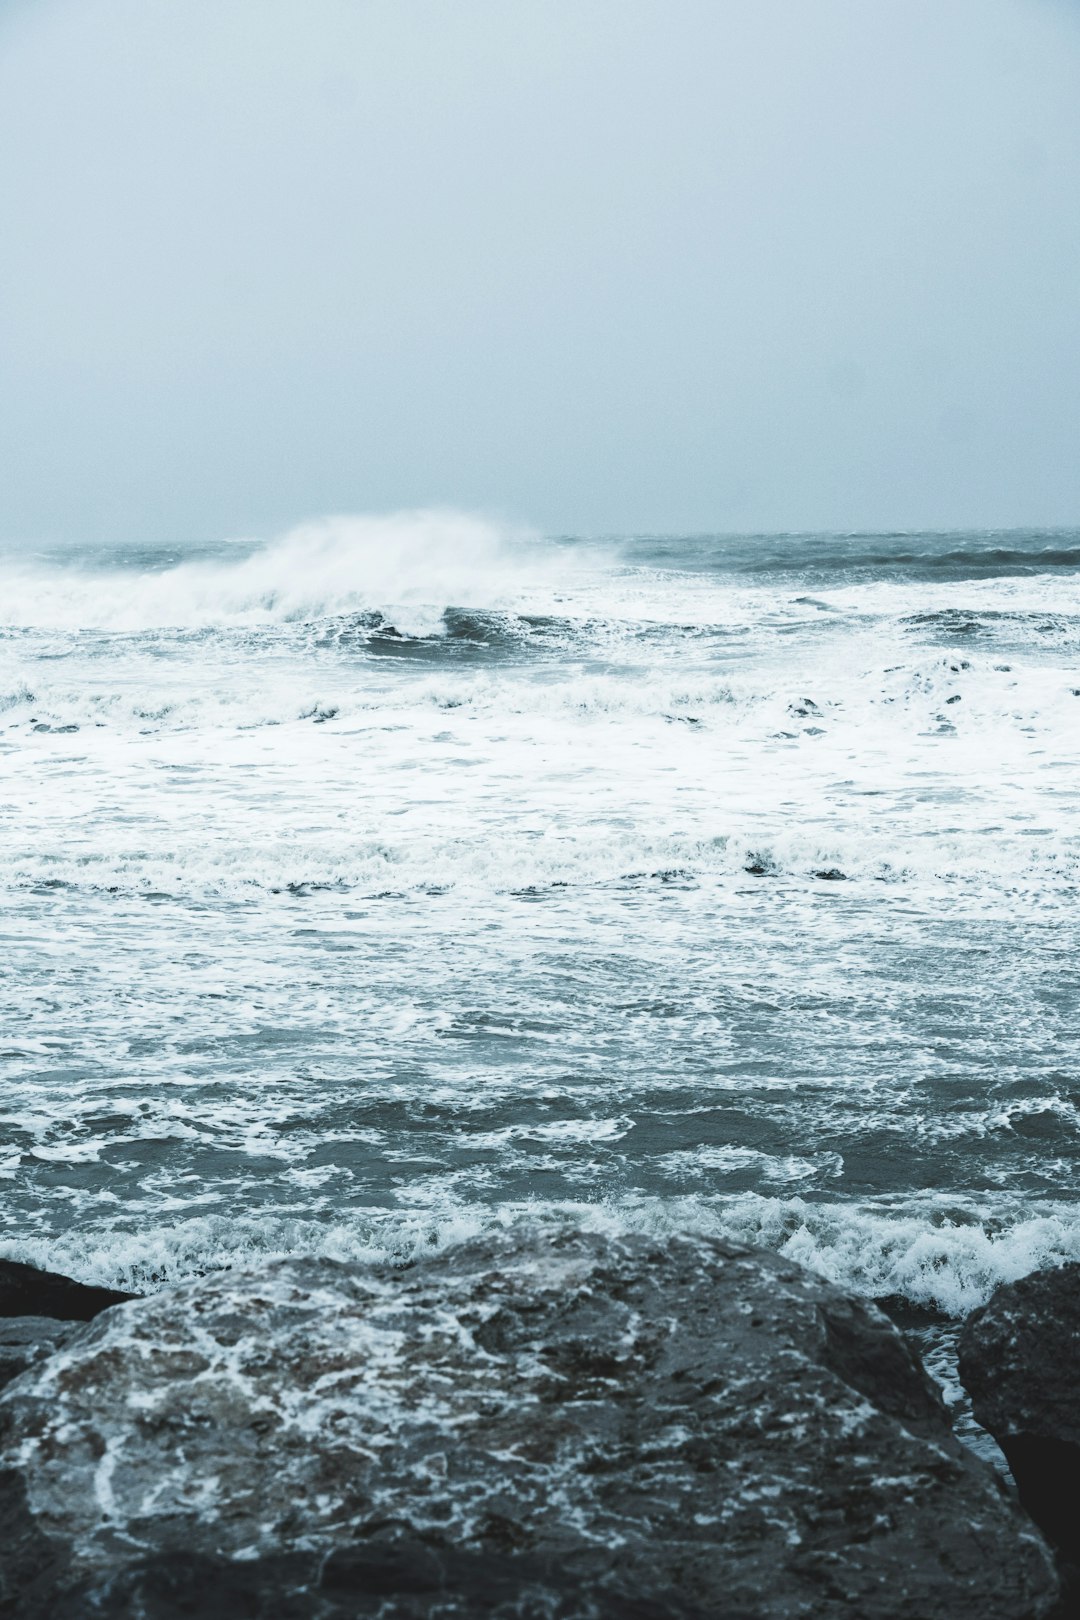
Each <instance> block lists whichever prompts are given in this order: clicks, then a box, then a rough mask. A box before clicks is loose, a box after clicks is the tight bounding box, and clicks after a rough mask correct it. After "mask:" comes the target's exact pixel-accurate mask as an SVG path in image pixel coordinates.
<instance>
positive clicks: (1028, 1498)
mask: <svg viewBox="0 0 1080 1620" xmlns="http://www.w3.org/2000/svg"><path fill="white" fill-rule="evenodd" d="M959 1371H960V1377H961V1380H962V1381H963V1383H964V1385H965V1386H966V1388H967V1390H968V1393H969V1394H970V1396H971V1403H972V1409H973V1411H974V1414H975V1417H976V1420H977V1421H978V1422H979V1423H981V1424H982V1426H983V1428H984V1429H989V1431H990V1433H991V1434H992V1435H993V1436H994V1439H995V1440H996V1441H997V1443H998V1445H999V1446H1000V1447H1001V1449H1002V1451H1003V1452H1004V1453H1005V1456H1006V1458H1007V1460H1008V1463H1009V1467H1010V1468H1011V1469H1012V1472H1013V1476H1014V1478H1015V1480H1016V1485H1017V1489H1018V1490H1019V1493H1020V1500H1021V1501H1022V1502H1023V1504H1024V1506H1025V1507H1026V1508H1027V1510H1028V1512H1029V1513H1030V1514H1031V1516H1032V1518H1033V1519H1035V1520H1036V1521H1037V1523H1038V1524H1040V1525H1041V1526H1042V1529H1043V1530H1044V1531H1045V1532H1046V1534H1047V1535H1048V1536H1049V1537H1050V1539H1051V1540H1052V1541H1053V1542H1054V1543H1055V1544H1056V1546H1057V1547H1058V1549H1059V1550H1060V1552H1061V1554H1062V1557H1063V1558H1064V1559H1066V1560H1067V1561H1068V1562H1069V1563H1071V1564H1073V1565H1077V1564H1080V1264H1073V1265H1067V1266H1061V1267H1060V1268H1059V1269H1058V1270H1055V1271H1037V1272H1035V1273H1033V1274H1032V1275H1031V1276H1030V1277H1023V1278H1021V1279H1020V1281H1019V1282H1014V1283H1005V1284H1003V1285H1002V1286H1001V1287H1000V1288H998V1289H997V1290H996V1291H995V1293H994V1294H993V1295H992V1297H991V1299H990V1301H989V1303H988V1304H987V1305H984V1306H983V1307H982V1309H981V1310H978V1311H975V1312H973V1314H972V1315H971V1316H969V1317H968V1319H967V1321H966V1322H965V1323H964V1326H963V1330H962V1332H961V1334H960V1342H959ZM1073 1579H1074V1582H1075V1579H1076V1577H1075V1575H1074V1577H1073ZM1076 1607H1077V1609H1078V1610H1080V1601H1077V1603H1076Z"/></svg>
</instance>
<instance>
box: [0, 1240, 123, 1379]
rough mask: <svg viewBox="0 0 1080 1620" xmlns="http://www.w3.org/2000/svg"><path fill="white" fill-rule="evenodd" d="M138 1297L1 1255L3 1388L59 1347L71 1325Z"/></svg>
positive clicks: (0, 1365)
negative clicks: (74, 1279)
mask: <svg viewBox="0 0 1080 1620" xmlns="http://www.w3.org/2000/svg"><path fill="white" fill-rule="evenodd" d="M134 1297H135V1296H134V1295H133V1294H121V1293H118V1292H117V1291H116V1290H115V1289H112V1288H90V1287H88V1286H87V1285H86V1284H85V1283H78V1282H74V1281H73V1280H72V1279H71V1278H70V1277H62V1276H60V1275H59V1274H58V1273H56V1272H52V1271H40V1270H39V1269H38V1268H37V1266H28V1265H25V1264H24V1263H23V1262H22V1261H19V1260H0V1387H2V1386H3V1385H4V1384H9V1383H10V1382H11V1380H12V1379H13V1378H17V1377H18V1376H19V1374H20V1373H23V1372H25V1371H26V1370H27V1368H28V1367H32V1366H33V1365H34V1363H35V1362H37V1361H41V1360H43V1359H44V1358H45V1357H46V1356H51V1355H52V1354H53V1353H54V1352H55V1351H56V1350H58V1349H59V1348H60V1346H61V1345H62V1344H64V1343H65V1341H66V1340H67V1339H69V1338H70V1337H71V1335H72V1333H73V1332H74V1331H75V1329H74V1325H73V1324H77V1323H80V1322H89V1321H90V1320H91V1319H92V1318H93V1317H95V1316H97V1315H98V1313H99V1312H100V1311H104V1310H107V1309H108V1307H109V1306H110V1305H120V1304H122V1303H123V1302H124V1301H125V1300H129V1299H133V1298H134Z"/></svg>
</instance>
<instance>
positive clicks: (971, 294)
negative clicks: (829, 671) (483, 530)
mask: <svg viewBox="0 0 1080 1620" xmlns="http://www.w3.org/2000/svg"><path fill="white" fill-rule="evenodd" d="M431 503H439V504H451V505H454V506H460V507H466V508H472V509H480V510H483V511H487V512H494V513H497V514H498V513H502V514H505V515H507V516H508V517H511V518H513V519H516V520H525V521H527V522H531V523H533V524H535V525H536V526H537V527H539V528H540V529H542V530H546V531H555V532H591V533H596V532H614V531H627V530H638V531H640V530H671V531H677V530H682V531H686V530H695V531H702V530H730V529H743V528H751V529H793V528H794V529H822V528H832V527H837V528H843V529H850V528H873V527H903V528H914V527H930V526H947V527H961V526H966V525H980V526H981V525H989V526H1010V525H1018V524H1025V523H1036V524H1068V523H1077V522H1080V4H1078V3H1076V0H656V3H654V0H0V538H5V539H7V540H16V541H18V540H27V541H40V540H43V539H49V538H54V539H73V540H75V539H79V538H86V539H93V540H95V541H101V540H108V539H110V538H115V539H118V540H133V539H146V540H155V539H161V540H169V541H177V540H182V539H184V538H186V537H191V538H199V539H212V538H215V537H218V536H225V535H238V534H244V535H250V534H269V533H272V532H275V531H278V530H280V529H283V528H285V527H287V526H288V525H290V524H292V523H294V522H296V521H297V520H299V519H301V518H303V517H305V516H308V515H311V514H316V513H321V512H329V511H337V512H341V511H373V510H385V509H389V508H398V507H413V506H421V505H427V504H431Z"/></svg>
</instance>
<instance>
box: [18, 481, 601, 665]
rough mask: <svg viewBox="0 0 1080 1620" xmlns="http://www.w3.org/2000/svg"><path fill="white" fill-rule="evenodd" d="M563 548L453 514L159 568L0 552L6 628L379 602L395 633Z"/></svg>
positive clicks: (491, 597)
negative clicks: (22, 559) (550, 548)
mask: <svg viewBox="0 0 1080 1620" xmlns="http://www.w3.org/2000/svg"><path fill="white" fill-rule="evenodd" d="M571 567H572V564H571V563H570V562H569V561H568V559H567V556H566V554H565V553H561V554H558V555H556V554H554V553H544V552H543V549H542V548H541V547H539V546H538V545H537V543H536V541H535V539H534V538H533V537H530V536H528V535H524V534H519V533H514V532H513V531H510V530H508V529H505V528H503V527H500V526H499V525H497V524H495V523H492V522H489V521H487V520H485V519H483V518H478V517H472V516H469V515H467V514H463V513H458V512H444V511H418V512H399V513H394V514H391V515H389V516H384V517H331V518H325V519H322V520H320V521H318V522H312V523H306V524H304V525H302V526H301V527H300V528H297V529H293V530H291V531H290V532H289V533H288V534H286V535H285V536H283V537H282V538H281V539H279V540H276V541H274V542H272V543H271V544H269V545H266V546H262V547H259V548H257V549H255V550H253V551H251V552H249V553H248V554H246V555H243V556H241V557H240V558H239V559H236V558H232V559H230V558H228V557H223V558H220V559H217V560H207V559H205V558H201V559H199V560H197V561H187V562H180V563H177V564H176V565H175V566H173V567H168V568H164V569H159V570H150V569H146V568H141V569H134V568H124V567H111V568H100V567H99V568H87V567H85V566H75V565H64V564H63V563H55V562H54V563H52V564H50V565H46V566H42V565H40V564H38V565H36V566H34V565H28V564H25V563H19V562H14V563H13V562H10V561H8V562H3V561H0V599H2V601H3V620H4V622H5V623H6V624H7V625H9V626H15V627H20V628H39V629H58V630H63V629H73V630H87V629H104V630H123V631H139V630H152V629H158V628H180V627H184V628H195V627H201V626H208V625H229V624H232V625H237V624H250V625H260V624H267V623H274V622H286V623H287V622H292V621H297V620H313V619H321V618H327V617H338V616H343V615H350V614H351V615H358V614H363V613H365V612H366V613H372V612H378V613H379V615H380V616H381V620H382V621H383V622H384V623H385V624H386V625H387V626H388V627H393V629H395V630H396V631H397V632H399V633H400V634H402V635H404V636H423V635H438V634H441V633H442V631H443V629H444V628H445V627H444V624H443V617H442V616H443V611H444V609H445V608H447V607H454V608H459V609H467V608H470V607H488V608H491V607H497V606H498V603H499V600H500V596H501V595H502V594H503V593H505V592H507V591H512V590H516V589H520V587H521V585H522V583H523V581H527V580H529V579H530V578H537V577H540V578H552V579H554V578H557V577H558V574H559V572H565V571H567V570H568V569H569V568H571Z"/></svg>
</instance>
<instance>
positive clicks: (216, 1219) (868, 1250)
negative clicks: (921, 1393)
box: [0, 1195, 1080, 1317]
mask: <svg viewBox="0 0 1080 1620" xmlns="http://www.w3.org/2000/svg"><path fill="white" fill-rule="evenodd" d="M943 1202H944V1201H943V1200H941V1199H940V1198H929V1197H928V1198H925V1199H923V1200H912V1201H910V1202H909V1203H907V1204H906V1205H904V1204H902V1203H901V1205H900V1207H898V1208H894V1209H888V1208H886V1207H879V1208H874V1207H860V1206H858V1205H852V1204H840V1203H810V1202H807V1201H805V1200H803V1199H800V1198H771V1197H762V1196H760V1195H747V1196H743V1197H736V1198H731V1199H718V1198H715V1197H701V1196H683V1197H678V1198H667V1199H660V1198H648V1197H644V1196H637V1197H628V1198H624V1199H619V1200H612V1201H605V1202H590V1203H580V1202H577V1203H575V1202H572V1201H569V1200H564V1201H560V1202H549V1201H541V1200H530V1201H528V1202H527V1203H521V1202H515V1201H506V1202H503V1203H501V1204H500V1205H498V1206H497V1207H494V1208H492V1207H489V1206H484V1205H480V1204H477V1205H471V1206H469V1205H458V1206H455V1207H450V1208H447V1209H444V1210H441V1211H439V1210H431V1209H418V1210H414V1211H400V1210H397V1211H392V1212H384V1213H381V1214H379V1213H374V1212H372V1213H369V1214H366V1215H364V1216H361V1217H353V1218H351V1219H345V1220H341V1221H338V1222H332V1221H331V1222H327V1221H325V1220H319V1221H314V1220H305V1219H303V1218H292V1219H281V1218H275V1217H272V1216H268V1217H265V1218H262V1219H259V1218H255V1217H252V1216H245V1217H240V1218H236V1217H234V1216H232V1215H211V1216H203V1217H200V1218H197V1219H189V1220H186V1221H183V1222H181V1223H179V1224H178V1225H173V1226H170V1225H169V1224H168V1223H166V1222H159V1223H157V1225H156V1226H155V1227H154V1229H153V1230H143V1231H139V1232H129V1233H124V1232H113V1233H109V1234H103V1233H86V1232H80V1231H73V1232H71V1233H68V1234H66V1235H65V1236H64V1237H63V1238H60V1239H55V1240H51V1241H50V1240H45V1239H41V1238H32V1237H26V1238H22V1239H20V1240H18V1241H16V1242H11V1241H7V1242H0V1253H2V1254H3V1255H4V1256H5V1257H6V1258H11V1259H20V1260H25V1261H30V1262H32V1263H34V1264H38V1265H45V1266H50V1267H53V1268H56V1269H59V1270H61V1271H64V1272H67V1273H68V1274H70V1275H72V1276H76V1277H78V1278H79V1279H80V1280H82V1281H84V1282H88V1283H96V1284H99V1285H103V1286H108V1287H121V1288H130V1289H133V1290H136V1291H140V1290H145V1289H153V1288H156V1287H160V1286H164V1285H166V1284H169V1283H174V1282H177V1281H179V1280H182V1279H185V1278H189V1277H192V1276H195V1275H199V1274H200V1273H203V1272H206V1271H213V1270H218V1269H220V1268H222V1267H228V1266H243V1265H250V1264H255V1263H258V1262H260V1261H262V1260H268V1259H278V1258H281V1257H283V1256H285V1255H287V1254H297V1253H302V1254H319V1255H324V1256H327V1257H329V1258H331V1259H336V1260H359V1261H385V1260H390V1261H394V1262H405V1261H407V1260H409V1259H412V1258H414V1257H415V1256H417V1255H419V1254H422V1253H427V1252H430V1251H431V1250H433V1249H438V1248H445V1247H448V1246H450V1245H453V1244H455V1243H461V1242H465V1241H467V1240H468V1239H469V1238H472V1237H475V1236H476V1235H477V1234H479V1233H482V1232H484V1231H487V1230H490V1229H492V1228H493V1227H501V1226H507V1225H509V1224H513V1223H516V1222H524V1223H529V1222H532V1221H535V1220H540V1219H546V1220H550V1219H554V1220H562V1221H565V1222H567V1223H568V1224H571V1225H575V1226H581V1227H584V1228H586V1229H588V1230H591V1231H604V1232H610V1233H612V1234H617V1233H618V1232H620V1231H639V1232H651V1233H655V1234H667V1233H672V1232H680V1231H690V1232H697V1233H700V1234H703V1235H707V1236H713V1237H728V1238H734V1239H736V1240H737V1241H740V1242H747V1243H751V1244H760V1245H762V1246H764V1247H766V1248H770V1249H773V1250H774V1251H776V1252H777V1253H780V1254H782V1255H784V1256H785V1257H787V1258H788V1259H791V1260H795V1261H798V1262H799V1264H801V1265H805V1266H809V1267H810V1268H811V1270H814V1271H818V1272H820V1273H821V1274H822V1275H823V1276H826V1277H828V1278H829V1279H830V1281H832V1282H836V1283H838V1284H840V1285H841V1286H843V1287H848V1288H851V1289H854V1290H855V1291H856V1292H858V1293H861V1294H865V1295H869V1296H871V1297H874V1298H885V1297H891V1296H896V1297H899V1298H902V1299H905V1300H907V1301H908V1302H909V1303H911V1304H915V1305H920V1306H924V1307H929V1308H932V1309H935V1310H939V1311H941V1312H943V1313H945V1314H946V1315H949V1316H953V1317H962V1316H965V1315H966V1314H967V1313H968V1312H969V1311H972V1310H974V1309H975V1307H976V1306H977V1305H980V1304H982V1303H983V1302H984V1301H985V1300H986V1299H988V1298H989V1296H990V1294H991V1293H992V1292H993V1290H994V1289H995V1288H996V1287H997V1286H998V1285H999V1284H1000V1283H1003V1282H1012V1281H1015V1280H1016V1278H1018V1277H1022V1276H1025V1275H1027V1273H1028V1272H1030V1271H1033V1270H1035V1269H1037V1268H1039V1267H1045V1266H1053V1265H1060V1264H1061V1263H1063V1262H1064V1261H1067V1260H1073V1261H1075V1260H1080V1215H1078V1213H1077V1210H1076V1207H1075V1206H1074V1205H1071V1204H1060V1203H1050V1204H1047V1205H1045V1206H1044V1207H1043V1208H1042V1210H1041V1211H1040V1212H1039V1213H1038V1214H1027V1213H1025V1212H1024V1211H1023V1209H1022V1208H1021V1207H1020V1206H1018V1205H1016V1204H1013V1205H1012V1206H1011V1207H1009V1206H1006V1207H1004V1208H998V1209H994V1210H991V1209H990V1208H989V1207H988V1206H987V1205H986V1204H984V1205H983V1206H982V1207H980V1206H979V1205H978V1204H977V1203H975V1202H974V1201H973V1202H972V1203H971V1204H970V1206H969V1207H967V1208H963V1207H958V1206H956V1205H953V1207H952V1208H951V1209H950V1210H948V1211H944V1210H943V1209H942V1204H943Z"/></svg>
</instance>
